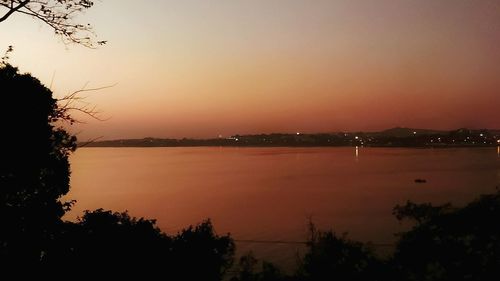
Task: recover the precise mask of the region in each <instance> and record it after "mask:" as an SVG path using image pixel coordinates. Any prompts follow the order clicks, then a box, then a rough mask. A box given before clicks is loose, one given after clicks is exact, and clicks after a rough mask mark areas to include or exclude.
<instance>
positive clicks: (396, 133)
mask: <svg viewBox="0 0 500 281" xmlns="http://www.w3.org/2000/svg"><path fill="white" fill-rule="evenodd" d="M447 133H448V131H438V130H429V129H415V128H405V127H395V128H391V129H387V130H384V131H381V132H378V133H377V134H379V135H383V136H387V137H398V138H403V137H410V136H413V135H415V134H417V135H442V134H447Z"/></svg>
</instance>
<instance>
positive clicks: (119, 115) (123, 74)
mask: <svg viewBox="0 0 500 281" xmlns="http://www.w3.org/2000/svg"><path fill="white" fill-rule="evenodd" d="M82 20H85V22H87V21H88V22H91V23H92V25H93V26H94V28H95V31H96V32H97V34H98V36H99V38H100V39H103V40H108V42H109V43H108V44H107V45H105V46H103V47H100V48H99V49H98V50H92V49H87V48H84V47H81V46H76V45H69V46H65V45H64V44H61V43H60V41H59V40H58V39H57V37H55V36H51V34H50V33H51V32H52V31H51V30H49V29H48V28H47V27H45V26H42V25H41V24H40V25H36V24H33V21H32V19H31V18H29V17H27V16H23V15H16V16H14V17H13V18H12V19H11V20H9V21H8V22H6V23H4V24H2V25H1V26H0V33H1V34H2V36H1V37H0V48H3V49H5V48H6V47H7V46H8V45H13V46H14V48H15V52H14V53H13V54H12V56H11V57H12V58H11V61H12V63H13V64H15V65H17V66H19V67H20V69H21V71H27V72H31V73H33V74H34V75H35V76H36V77H39V78H40V79H41V80H42V82H43V83H44V84H46V85H47V86H50V85H51V86H52V89H53V90H54V92H55V93H56V95H58V96H62V95H64V94H67V93H68V92H71V91H74V90H78V89H80V88H82V87H83V86H84V85H86V84H87V82H88V84H87V87H89V88H91V87H100V86H107V85H113V84H116V85H115V86H114V87H112V88H110V89H105V90H101V91H97V92H93V93H88V98H87V102H90V103H91V104H95V105H97V106H98V108H99V109H100V110H101V111H102V112H103V113H102V116H103V117H104V118H105V119H107V118H109V120H107V121H104V122H99V121H92V120H89V122H88V124H86V125H79V126H78V128H76V129H75V131H77V132H80V131H81V133H80V134H79V137H80V138H83V139H87V138H94V137H99V136H103V138H104V139H116V138H142V137H147V136H152V137H177V138H180V137H217V136H218V135H222V136H223V137H227V136H230V135H234V134H248V133H270V132H289V133H294V132H301V133H302V132H304V133H307V132H332V131H345V130H348V131H356V130H368V131H369V130H381V129H386V128H390V127H394V126H406V127H413V128H422V127H425V128H431V129H456V128H459V127H469V128H498V127H500V123H499V121H498V120H500V110H498V105H499V102H500V98H499V94H500V93H499V89H500V80H499V79H498V77H497V76H498V73H500V2H499V1H495V0H492V1H488V0H483V1H469V0H442V1H435V0H420V1H396V0H380V1H353V0H345V1H340V0H339V1H296V0H293V1H284V0H283V1H280V0H277V1H202V0H199V1H194V0H190V1H148V4H147V5H143V4H141V5H139V4H138V2H137V1H131V0H120V1H119V0H106V1H102V2H97V3H96V7H95V9H91V10H89V11H88V13H87V14H86V15H85V19H82ZM34 42H36V43H34ZM34 45H36V48H34Z"/></svg>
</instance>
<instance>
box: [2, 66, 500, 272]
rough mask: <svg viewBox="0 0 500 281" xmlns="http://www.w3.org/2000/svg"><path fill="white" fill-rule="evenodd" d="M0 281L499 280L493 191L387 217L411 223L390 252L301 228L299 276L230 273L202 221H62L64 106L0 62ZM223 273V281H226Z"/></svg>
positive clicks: (248, 264)
mask: <svg viewBox="0 0 500 281" xmlns="http://www.w3.org/2000/svg"><path fill="white" fill-rule="evenodd" d="M0 87H1V88H0V89H1V95H2V110H0V120H2V121H1V122H2V123H1V128H2V130H3V134H2V137H1V138H0V156H1V158H0V222H1V226H0V274H1V277H0V278H1V279H2V280H3V279H5V280H20V279H25V278H27V277H28V276H36V277H37V278H38V279H46V278H50V279H63V278H64V279H68V278H76V279H79V278H83V277H87V278H89V279H90V278H92V279H96V280H99V279H101V278H103V277H109V278H110V279H111V280H115V279H118V278H131V277H132V278H137V279H139V280H151V279H153V278H155V279H164V280H223V279H224V278H226V279H229V278H231V279H232V280H234V281H236V280H240V281H245V280H255V281H257V280H262V281H264V280H499V279H500V224H499V223H498V222H499V221H500V192H498V191H497V192H496V193H494V194H491V195H484V196H482V197H480V198H479V199H477V200H475V201H473V202H472V203H470V204H468V205H466V206H464V207H461V208H455V207H452V206H451V205H444V206H432V205H429V204H415V203H411V202H408V203H407V204H406V205H404V206H396V207H395V208H394V214H395V216H396V217H397V218H398V219H400V220H403V219H410V220H413V221H414V223H415V224H414V227H413V228H412V229H411V230H409V231H407V232H404V233H400V234H399V240H398V242H397V245H396V250H395V253H394V255H393V256H392V257H390V258H388V259H380V258H378V257H377V256H376V255H375V254H374V252H373V250H372V249H371V248H370V246H369V245H368V244H364V243H361V242H356V241H352V240H350V239H348V238H347V237H345V236H339V235H336V234H335V233H334V232H332V231H327V232H322V231H318V230H316V229H315V228H314V227H313V226H312V227H311V232H310V236H309V238H308V244H307V251H306V252H305V253H304V255H303V256H301V257H300V258H299V259H298V266H297V270H296V271H295V272H293V273H291V274H284V273H283V272H282V271H280V270H279V269H278V268H277V267H276V266H274V265H272V264H270V263H266V262H258V261H257V260H256V259H255V258H254V257H253V256H252V255H251V254H248V255H245V256H244V257H241V258H240V259H239V262H238V263H236V264H235V265H233V259H234V250H235V246H234V241H233V240H232V238H231V237H230V236H229V234H228V235H222V236H221V235H218V234H217V233H216V232H215V231H214V228H213V226H212V224H211V223H210V221H209V220H207V221H205V222H202V223H201V224H199V225H197V226H191V227H188V228H186V229H184V230H183V231H180V232H179V233H177V234H175V235H167V234H165V233H163V232H162V231H161V230H160V229H158V227H157V226H156V225H155V221H154V220H148V219H143V218H140V219H137V218H134V217H130V216H129V215H128V214H127V213H116V212H112V211H105V210H102V209H99V210H95V211H87V212H85V213H84V214H83V215H82V217H81V218H80V219H79V220H78V221H77V222H67V221H64V220H63V219H62V217H63V215H64V214H65V213H66V212H68V211H69V210H70V209H71V207H72V205H73V204H74V203H75V202H73V201H70V202H64V201H61V200H62V199H61V198H62V196H63V195H65V194H67V193H68V191H69V188H70V186H69V179H70V166H69V161H68V157H69V155H70V154H71V153H72V152H73V151H74V150H75V149H76V138H75V137H74V136H72V135H71V134H69V133H68V132H66V131H65V130H64V129H63V128H62V127H60V126H61V124H63V123H64V122H66V123H69V124H71V123H72V122H73V121H74V120H73V119H72V118H71V117H70V115H69V113H68V110H69V108H70V107H67V106H64V105H62V106H61V104H60V103H58V101H57V100H55V99H54V98H53V97H52V93H51V91H50V90H49V89H47V88H46V87H44V86H43V85H42V84H41V83H40V82H39V81H38V80H37V79H36V78H34V77H32V76H31V75H29V74H21V73H19V71H18V70H17V69H16V68H15V67H13V66H11V65H9V64H8V63H6V62H5V61H1V63H0ZM230 268H231V272H232V275H231V276H229V275H227V274H226V273H227V272H228V270H229V269H230Z"/></svg>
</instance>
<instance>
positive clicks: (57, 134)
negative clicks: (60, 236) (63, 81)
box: [0, 61, 76, 266]
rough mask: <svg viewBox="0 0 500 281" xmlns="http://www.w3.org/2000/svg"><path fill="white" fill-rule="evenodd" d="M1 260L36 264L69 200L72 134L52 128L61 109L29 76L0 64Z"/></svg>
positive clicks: (60, 222) (50, 94)
mask: <svg viewBox="0 0 500 281" xmlns="http://www.w3.org/2000/svg"><path fill="white" fill-rule="evenodd" d="M0 90H1V97H0V98H1V100H2V110H0V122H1V123H0V128H1V130H2V134H1V137H0V155H1V157H0V223H1V224H2V225H1V226H0V262H1V263H2V264H16V263H18V262H19V263H23V264H25V265H27V266H29V265H31V266H34V265H36V264H39V262H40V261H43V259H44V253H45V252H46V248H47V246H48V244H50V240H52V239H53V237H54V232H56V231H57V229H58V228H59V227H60V226H61V224H62V221H61V217H62V216H63V215H64V213H65V211H66V210H67V209H68V208H69V207H70V206H71V202H61V201H60V198H61V196H63V195H65V194H66V193H67V192H68V191H69V176H70V170H69V162H68V156H69V154H70V153H71V152H72V151H74V150H75V148H76V138H75V137H74V136H71V135H70V134H68V133H67V132H66V131H65V130H64V129H62V128H60V127H57V126H56V125H55V123H56V122H58V121H61V116H63V115H64V112H62V111H61V109H60V108H59V107H58V105H57V102H56V100H55V99H54V98H53V97H52V92H51V91H50V90H49V89H47V88H46V87H45V86H43V85H42V84H41V83H40V81H38V80H37V79H36V78H34V77H33V76H31V75H30V74H21V73H19V71H18V69H17V68H15V67H13V66H11V65H10V64H8V63H6V62H4V61H2V63H0Z"/></svg>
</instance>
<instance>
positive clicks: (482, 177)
mask: <svg viewBox="0 0 500 281" xmlns="http://www.w3.org/2000/svg"><path fill="white" fill-rule="evenodd" d="M362 148H363V161H358V158H359V157H360V155H359V154H360V147H355V149H354V153H353V149H352V147H341V148H84V149H80V150H78V151H77V152H76V153H75V154H74V155H73V156H72V158H71V162H72V171H73V173H72V177H71V186H72V188H71V191H70V194H68V196H67V199H76V200H77V202H78V203H77V204H76V205H75V206H74V207H73V208H72V211H71V213H69V214H68V215H67V217H66V218H67V219H75V218H76V217H77V216H81V214H82V212H83V210H85V209H91V210H92V209H96V208H101V207H102V208H105V209H112V210H116V211H124V210H129V211H130V213H131V214H132V215H134V216H145V217H148V218H156V219H158V224H159V226H160V227H161V228H162V230H164V231H167V232H168V233H176V232H177V231H178V230H180V229H181V228H183V227H185V226H187V225H189V224H196V223H198V222H200V221H202V220H203V219H206V218H211V219H212V221H213V222H214V225H215V227H216V230H217V231H218V232H219V233H227V232H231V234H232V235H233V237H234V238H235V239H249V240H286V241H302V240H303V239H304V237H306V235H307V226H306V223H307V217H310V216H312V217H313V219H314V222H315V223H316V224H317V225H318V227H320V228H323V229H330V228H334V229H335V230H336V231H338V232H340V233H342V232H348V233H349V236H350V237H351V238H352V239H356V240H362V241H374V242H379V243H380V242H381V243H390V242H392V241H393V240H392V239H394V233H395V232H398V231H400V227H401V225H400V224H399V223H398V221H397V220H396V219H395V218H394V217H393V216H392V214H391V210H392V208H393V207H394V205H395V204H397V203H404V202H406V200H408V199H410V200H413V201H416V202H433V203H444V202H448V201H453V202H455V203H457V204H461V203H462V202H468V201H470V200H471V199H473V198H475V197H476V196H477V195H478V194H481V193H487V192H491V191H493V190H494V188H495V186H497V185H499V184H500V182H499V179H500V177H499V176H500V167H499V166H498V160H499V158H495V156H494V154H493V153H494V150H493V148H484V149H482V148H472V149H442V150H432V149H403V148H401V149H400V148H369V147H362ZM353 154H354V157H355V161H352V160H353V159H352V156H353ZM497 154H498V155H500V147H499V148H497ZM416 178H425V179H429V182H428V183H427V184H426V185H425V186H416V185H415V183H414V179H416ZM259 247H260V248H259ZM238 249H239V250H241V251H242V252H245V251H249V250H252V251H254V253H255V254H256V255H257V256H258V257H261V258H264V259H267V260H270V261H274V262H277V263H278V264H280V265H287V264H288V265H290V266H292V265H294V264H295V259H294V258H293V257H294V253H295V250H296V249H295V248H294V247H288V246H284V245H278V246H272V247H271V246H270V245H262V246H258V245H255V244H247V245H239V248H238Z"/></svg>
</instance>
